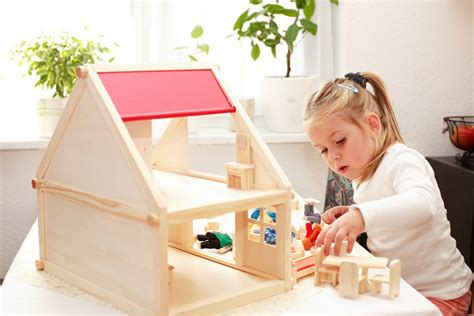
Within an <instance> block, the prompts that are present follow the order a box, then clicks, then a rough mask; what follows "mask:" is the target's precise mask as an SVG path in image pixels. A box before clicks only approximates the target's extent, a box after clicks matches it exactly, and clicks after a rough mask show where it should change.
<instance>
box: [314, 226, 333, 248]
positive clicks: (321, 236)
mask: <svg viewBox="0 0 474 316" xmlns="http://www.w3.org/2000/svg"><path fill="white" fill-rule="evenodd" d="M329 229H330V227H326V228H324V229H323V230H322V231H321V232H320V233H319V235H318V238H316V243H315V247H316V248H317V247H321V245H322V244H323V242H324V238H325V237H326V234H327V232H328V230H329Z"/></svg>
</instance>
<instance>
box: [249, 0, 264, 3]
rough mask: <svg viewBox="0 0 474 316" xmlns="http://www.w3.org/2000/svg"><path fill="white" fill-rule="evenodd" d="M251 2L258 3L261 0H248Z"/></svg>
mask: <svg viewBox="0 0 474 316" xmlns="http://www.w3.org/2000/svg"><path fill="white" fill-rule="evenodd" d="M250 3H251V4H260V3H262V0H250Z"/></svg>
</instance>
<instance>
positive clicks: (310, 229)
mask: <svg viewBox="0 0 474 316" xmlns="http://www.w3.org/2000/svg"><path fill="white" fill-rule="evenodd" d="M305 225H306V236H305V237H306V238H309V237H310V236H311V233H312V232H313V224H311V222H307V223H306V224H305Z"/></svg>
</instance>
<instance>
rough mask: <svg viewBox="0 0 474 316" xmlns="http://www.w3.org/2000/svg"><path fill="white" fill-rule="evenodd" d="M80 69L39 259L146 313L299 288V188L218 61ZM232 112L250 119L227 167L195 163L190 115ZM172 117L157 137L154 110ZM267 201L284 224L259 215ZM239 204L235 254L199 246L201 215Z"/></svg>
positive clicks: (46, 177)
mask: <svg viewBox="0 0 474 316" xmlns="http://www.w3.org/2000/svg"><path fill="white" fill-rule="evenodd" d="M77 75H78V78H77V82H76V84H75V87H74V89H73V91H72V94H71V96H70V98H69V101H68V103H67V106H66V108H65V110H64V113H63V115H62V117H61V119H60V122H59V124H58V127H57V128H56V130H55V132H54V134H53V136H52V138H51V140H50V142H49V146H48V148H47V149H46V152H45V154H44V157H43V159H42V161H41V163H40V165H39V167H38V170H37V174H36V178H35V179H34V180H33V187H34V188H35V189H36V190H37V195H38V210H39V216H38V218H39V238H40V259H39V260H38V261H37V268H38V269H40V270H42V269H44V270H45V271H47V272H49V273H52V274H54V275H57V276H59V277H60V278H62V279H64V280H67V281H68V282H70V283H72V284H74V285H76V286H78V287H79V288H81V289H83V290H85V291H87V292H89V293H92V294H94V295H96V296H98V297H100V298H102V299H104V300H105V301H107V302H109V303H111V304H113V305H115V306H116V307H118V308H119V309H121V310H123V311H125V312H127V313H130V314H139V315H167V314H172V315H175V314H191V313H213V312H217V311H223V310H226V309H230V308H233V307H237V306H240V305H243V304H247V303H250V302H252V301H256V300H260V299H263V298H266V297H269V296H273V295H276V294H279V293H282V292H284V291H286V290H288V289H290V287H291V262H290V256H289V253H290V230H291V223H290V205H291V195H292V189H291V184H290V182H289V181H288V179H287V177H286V176H285V174H284V173H283V171H282V170H281V168H280V166H279V165H278V163H277V162H276V160H275V159H274V157H273V155H272V154H271V152H270V150H269V149H268V147H267V146H266V144H265V143H264V142H263V140H262V139H261V137H260V136H259V134H258V132H257V130H256V128H255V127H254V126H253V124H252V122H251V120H250V119H249V117H248V116H247V115H246V113H245V111H243V110H242V108H241V106H240V104H239V103H238V102H237V101H236V99H234V98H232V97H231V96H230V94H229V91H228V90H227V89H226V88H225V86H224V84H223V82H222V81H221V80H220V78H219V74H218V72H217V71H216V69H215V68H214V67H212V66H209V65H203V64H189V65H177V66H166V67H158V66H125V65H122V66H116V65H87V66H83V67H80V68H78V70H77ZM222 113H227V114H228V115H231V116H232V117H233V119H234V120H235V122H236V126H237V130H236V134H235V135H236V139H235V150H236V154H235V161H229V162H228V163H226V164H225V168H226V169H225V170H227V176H222V175H221V176H219V175H213V174H208V173H203V172H198V171H194V170H191V169H190V166H189V149H188V130H187V118H188V117H189V116H198V115H212V114H222ZM163 118H168V119H169V118H171V120H170V122H169V124H168V126H167V128H166V130H165V132H164V133H163V135H162V136H161V138H160V140H159V142H158V144H157V145H156V146H153V147H152V120H153V119H163ZM255 207H268V208H270V207H271V208H272V209H273V210H276V214H277V216H276V222H273V223H269V222H266V221H264V216H260V217H259V218H258V219H253V218H250V217H249V210H251V209H252V208H255ZM228 213H233V214H234V215H233V216H234V217H235V238H234V245H233V259H231V260H228V259H223V258H221V257H219V256H216V255H212V254H209V253H204V252H202V251H199V249H196V248H194V247H193V243H194V236H193V229H192V223H193V220H194V219H200V218H209V217H213V216H218V215H222V214H228ZM262 215H263V214H262ZM255 225H258V226H259V228H260V229H259V232H260V235H257V236H258V237H257V238H255V234H254V233H252V238H250V237H249V229H248V227H249V226H255ZM267 229H273V230H275V231H276V236H277V237H276V244H268V243H266V242H265V240H264V232H265V230H267ZM171 271H172V272H171ZM170 273H172V274H173V277H172V281H171V282H169V279H170Z"/></svg>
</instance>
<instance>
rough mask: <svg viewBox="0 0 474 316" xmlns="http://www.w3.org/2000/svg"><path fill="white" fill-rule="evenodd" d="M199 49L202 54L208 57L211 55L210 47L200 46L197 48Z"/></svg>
mask: <svg viewBox="0 0 474 316" xmlns="http://www.w3.org/2000/svg"><path fill="white" fill-rule="evenodd" d="M197 48H198V49H199V50H201V51H202V52H204V53H205V54H206V55H209V45H207V44H199V45H198V46H197Z"/></svg>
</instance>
